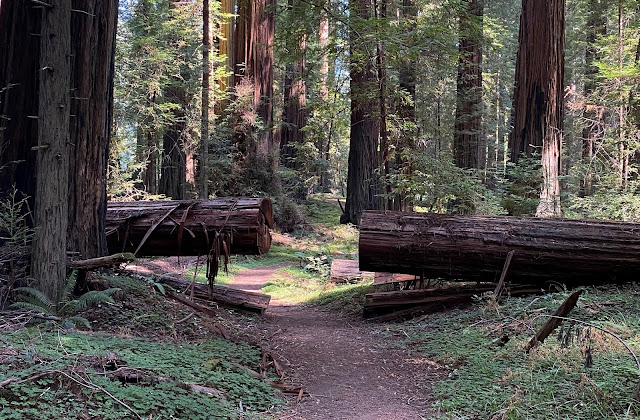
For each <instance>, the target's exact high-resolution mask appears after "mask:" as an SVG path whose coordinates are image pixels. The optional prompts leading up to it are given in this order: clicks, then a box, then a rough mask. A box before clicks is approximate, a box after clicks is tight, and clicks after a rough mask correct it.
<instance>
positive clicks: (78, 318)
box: [67, 316, 91, 329]
mask: <svg viewBox="0 0 640 420" xmlns="http://www.w3.org/2000/svg"><path fill="white" fill-rule="evenodd" d="M67 320H69V321H71V322H73V323H74V324H76V325H77V324H82V325H84V326H85V327H87V328H89V329H91V324H90V323H89V320H88V319H87V318H83V317H81V316H72V317H69V318H67Z"/></svg>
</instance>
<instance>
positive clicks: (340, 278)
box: [331, 259, 373, 283]
mask: <svg viewBox="0 0 640 420" xmlns="http://www.w3.org/2000/svg"><path fill="white" fill-rule="evenodd" d="M358 264H359V263H358V261H357V260H339V259H336V260H333V262H332V263H331V281H332V282H333V283H355V282H359V281H369V280H373V273H370V272H368V271H360V268H358Z"/></svg>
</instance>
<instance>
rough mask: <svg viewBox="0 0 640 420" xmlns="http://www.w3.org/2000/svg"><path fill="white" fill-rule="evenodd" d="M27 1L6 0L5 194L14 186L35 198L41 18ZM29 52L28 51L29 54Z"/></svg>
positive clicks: (0, 76)
mask: <svg viewBox="0 0 640 420" xmlns="http://www.w3.org/2000/svg"><path fill="white" fill-rule="evenodd" d="M41 13H42V9H37V8H35V7H33V4H31V3H30V2H27V1H22V0H2V7H0V28H2V30H0V116H2V117H0V192H8V191H11V189H12V188H13V185H15V186H16V188H17V189H18V190H19V191H21V192H22V193H24V194H26V195H28V196H30V197H31V201H30V206H31V208H33V197H34V196H35V190H36V178H35V175H36V172H35V156H36V152H35V151H32V150H31V148H32V147H33V146H36V145H37V144H38V119H37V118H36V117H37V116H38V83H39V81H38V80H39V79H38V78H39V74H40V72H39V67H38V65H39V51H40V37H38V36H37V34H39V33H40V23H41V18H40V15H41ZM27 52H28V53H27Z"/></svg>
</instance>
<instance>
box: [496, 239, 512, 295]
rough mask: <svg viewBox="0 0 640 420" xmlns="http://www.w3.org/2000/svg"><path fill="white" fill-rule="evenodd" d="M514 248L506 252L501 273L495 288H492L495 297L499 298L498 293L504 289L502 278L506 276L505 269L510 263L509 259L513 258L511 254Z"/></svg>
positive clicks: (506, 269)
mask: <svg viewBox="0 0 640 420" xmlns="http://www.w3.org/2000/svg"><path fill="white" fill-rule="evenodd" d="M515 252H516V251H515V249H512V250H511V251H509V253H508V254H507V259H506V260H505V262H504V267H503V268H502V274H500V281H499V282H498V285H497V286H496V290H494V292H493V294H494V295H495V296H496V299H500V295H501V294H502V290H503V289H504V279H505V278H506V277H507V271H508V270H509V265H511V259H512V258H513V254H514V253H515Z"/></svg>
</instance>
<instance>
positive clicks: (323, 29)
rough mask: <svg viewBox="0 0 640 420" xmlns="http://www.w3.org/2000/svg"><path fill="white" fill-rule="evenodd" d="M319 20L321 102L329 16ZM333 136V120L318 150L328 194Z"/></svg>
mask: <svg viewBox="0 0 640 420" xmlns="http://www.w3.org/2000/svg"><path fill="white" fill-rule="evenodd" d="M321 13H322V17H321V19H320V28H319V38H320V48H322V57H321V59H320V98H321V99H322V101H323V102H325V103H326V102H327V101H328V100H329V53H328V51H327V47H328V46H329V16H328V15H327V13H326V11H324V10H323V11H322V12H321ZM332 134H333V118H331V120H330V121H329V129H328V130H327V136H326V138H322V137H320V139H319V143H320V144H319V145H318V150H319V152H320V156H319V157H320V159H322V160H324V165H323V166H322V169H321V170H320V189H321V191H322V192H329V157H330V151H331V136H332Z"/></svg>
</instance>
